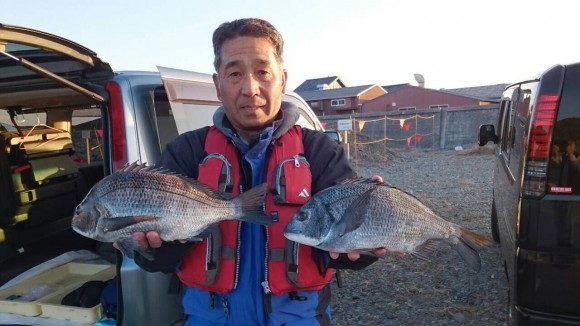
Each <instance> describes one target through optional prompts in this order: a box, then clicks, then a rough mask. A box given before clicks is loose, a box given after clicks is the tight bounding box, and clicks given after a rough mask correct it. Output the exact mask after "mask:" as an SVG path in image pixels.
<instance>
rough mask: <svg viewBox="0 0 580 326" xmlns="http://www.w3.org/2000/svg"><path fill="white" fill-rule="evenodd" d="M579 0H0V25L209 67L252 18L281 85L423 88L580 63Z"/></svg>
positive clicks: (146, 64)
mask: <svg viewBox="0 0 580 326" xmlns="http://www.w3.org/2000/svg"><path fill="white" fill-rule="evenodd" d="M578 12H580V1H568V0H551V1H541V2H540V1H531V0H503V1H500V0H479V1H477V0H471V1H466V0H437V1H432V0H424V1H421V0H414V1H412V0H382V1H381V0H356V1H354V0H352V1H350V0H291V1H285V2H281V1H276V0H242V1H234V0H231V1H223V0H207V1H199V0H156V1H151V0H101V1H94V0H92V1H89V0H51V1H46V0H18V1H9V0H2V4H1V5H0V23H2V24H10V25H18V26H24V27H29V28H33V29H37V30H41V31H44V32H48V33H51V34H56V35H58V36H61V37H64V38H67V39H70V40H72V41H74V42H76V43H79V44H82V45H84V46H85V47H88V48H89V49H91V50H93V51H95V52H96V53H97V54H98V55H99V57H101V58H102V59H103V60H105V61H107V62H109V64H110V65H111V67H112V68H113V69H114V70H119V71H120V70H156V67H157V66H166V67H171V68H178V69H185V70H193V71H198V72H204V73H213V72H214V68H213V65H212V62H213V52H212V44H211V36H212V33H213V31H214V30H215V28H217V27H218V26H219V25H220V24H221V23H223V22H225V21H231V20H234V19H237V18H245V17H258V18H263V19H266V20H268V21H270V22H271V23H272V24H273V25H274V26H275V27H276V28H277V29H278V30H279V31H280V32H281V33H282V35H283V37H284V41H285V51H284V60H285V68H286V69H287V70H288V84H287V86H288V88H289V89H291V90H293V89H295V88H296V87H298V86H299V85H300V84H301V83H302V82H303V81H304V80H306V79H313V78H322V77H328V76H338V77H339V78H340V79H341V80H342V81H343V82H344V83H345V84H346V86H360V85H368V84H377V85H380V86H385V85H393V84H401V83H410V84H412V85H417V82H416V80H415V78H414V74H421V75H423V77H424V78H425V86H426V87H428V88H432V89H442V88H447V89H449V88H461V87H472V86H484V85H494V84H501V83H511V82H516V81H518V80H520V79H525V78H530V77H534V76H535V75H536V74H539V73H541V72H542V71H544V70H546V69H548V68H549V67H551V66H553V65H555V64H567V63H572V62H576V61H580V42H578V41H576V37H575V36H574V35H576V34H577V32H578V31H579V30H580V19H578Z"/></svg>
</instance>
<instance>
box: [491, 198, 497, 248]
mask: <svg viewBox="0 0 580 326" xmlns="http://www.w3.org/2000/svg"><path fill="white" fill-rule="evenodd" d="M491 236H492V237H493V241H495V242H497V243H499V225H498V221H497V212H496V210H495V201H492V203H491Z"/></svg>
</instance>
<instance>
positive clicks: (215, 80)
mask: <svg viewBox="0 0 580 326" xmlns="http://www.w3.org/2000/svg"><path fill="white" fill-rule="evenodd" d="M212 78H213V85H214V86H215V92H216V94H217V98H218V100H220V101H221V100H222V94H221V91H220V81H219V77H218V74H213V76H212Z"/></svg>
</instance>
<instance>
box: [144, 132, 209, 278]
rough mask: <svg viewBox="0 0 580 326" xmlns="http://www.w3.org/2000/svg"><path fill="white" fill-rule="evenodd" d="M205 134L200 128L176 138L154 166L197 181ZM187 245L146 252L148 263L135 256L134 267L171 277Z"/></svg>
mask: <svg viewBox="0 0 580 326" xmlns="http://www.w3.org/2000/svg"><path fill="white" fill-rule="evenodd" d="M206 133H207V128H202V129H198V130H194V131H191V132H187V133H184V134H182V135H180V136H179V137H177V138H176V139H175V140H174V141H172V142H170V143H169V144H167V147H166V148H165V150H164V151H163V153H162V154H161V158H160V159H159V161H158V162H157V164H156V166H157V167H163V168H165V169H167V170H170V171H173V172H175V173H178V174H181V175H183V176H187V177H190V178H194V179H197V177H198V171H199V170H198V164H199V162H201V160H202V159H203V157H204V156H205V155H206V154H205V152H204V150H203V145H204V143H205V134H206ZM191 245H192V244H191V243H189V242H188V243H185V244H182V243H178V242H163V244H162V245H161V247H159V248H156V249H153V248H149V249H148V250H147V254H148V255H150V256H151V257H148V258H149V259H148V258H146V257H144V256H142V255H141V254H139V253H138V252H135V263H137V265H139V267H141V268H143V269H144V270H146V271H148V272H164V273H173V272H175V271H176V268H177V265H178V264H179V263H180V262H181V259H182V258H183V257H184V256H185V254H186V253H187V252H188V251H189V248H191ZM151 258H152V259H151Z"/></svg>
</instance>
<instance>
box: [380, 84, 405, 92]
mask: <svg viewBox="0 0 580 326" xmlns="http://www.w3.org/2000/svg"><path fill="white" fill-rule="evenodd" d="M407 85H411V84H409V83H404V84H394V85H385V86H381V87H382V88H384V89H385V91H387V93H392V92H396V91H397V90H399V88H401V87H403V86H407Z"/></svg>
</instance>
